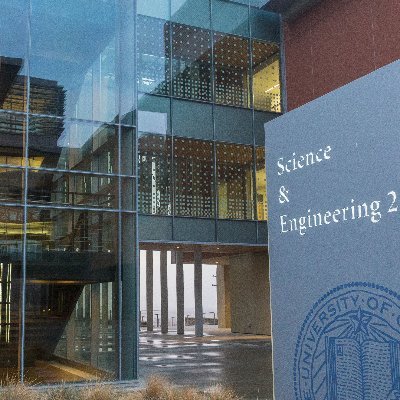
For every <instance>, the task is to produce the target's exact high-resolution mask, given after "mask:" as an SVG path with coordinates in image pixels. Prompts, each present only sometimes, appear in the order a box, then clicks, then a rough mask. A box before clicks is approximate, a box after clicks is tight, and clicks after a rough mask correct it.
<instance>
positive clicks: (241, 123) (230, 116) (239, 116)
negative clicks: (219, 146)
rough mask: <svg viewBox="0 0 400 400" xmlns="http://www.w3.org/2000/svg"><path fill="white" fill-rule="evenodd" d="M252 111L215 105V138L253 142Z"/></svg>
mask: <svg viewBox="0 0 400 400" xmlns="http://www.w3.org/2000/svg"><path fill="white" fill-rule="evenodd" d="M252 114H253V113H252V111H251V110H247V109H242V108H233V107H223V106H215V108H214V118H215V138H216V139H217V140H220V141H224V142H225V141H226V142H233V143H243V144H253V131H252V117H253V115H252Z"/></svg>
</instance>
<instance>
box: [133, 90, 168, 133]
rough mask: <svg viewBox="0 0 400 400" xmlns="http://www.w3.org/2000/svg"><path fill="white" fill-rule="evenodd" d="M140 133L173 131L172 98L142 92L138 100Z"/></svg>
mask: <svg viewBox="0 0 400 400" xmlns="http://www.w3.org/2000/svg"><path fill="white" fill-rule="evenodd" d="M138 104H139V107H138V131H139V135H142V134H143V133H146V134H148V133H150V134H156V135H168V134H170V133H171V121H170V117H171V99H170V98H168V97H162V96H153V95H148V94H140V95H139V101H138Z"/></svg>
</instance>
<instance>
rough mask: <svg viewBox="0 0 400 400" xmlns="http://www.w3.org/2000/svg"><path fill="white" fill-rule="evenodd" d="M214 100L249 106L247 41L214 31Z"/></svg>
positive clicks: (232, 104) (221, 102)
mask: <svg viewBox="0 0 400 400" xmlns="http://www.w3.org/2000/svg"><path fill="white" fill-rule="evenodd" d="M214 69H215V83H214V86H215V102H216V103H220V104H227V105H231V106H240V107H249V106H250V105H249V41H248V39H243V38H240V37H237V36H228V35H223V34H221V33H214Z"/></svg>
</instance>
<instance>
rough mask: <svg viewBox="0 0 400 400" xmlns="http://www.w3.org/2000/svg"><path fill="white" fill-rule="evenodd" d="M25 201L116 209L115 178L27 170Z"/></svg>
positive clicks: (116, 185) (116, 181)
mask: <svg viewBox="0 0 400 400" xmlns="http://www.w3.org/2000/svg"><path fill="white" fill-rule="evenodd" d="M28 202H30V203H36V204H48V205H50V204H57V205H71V206H88V207H100V208H111V209H116V208H118V178H116V177H110V176H98V175H81V174H69V173H63V172H45V171H40V170H30V171H29V175H28Z"/></svg>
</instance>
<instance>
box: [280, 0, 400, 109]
mask: <svg viewBox="0 0 400 400" xmlns="http://www.w3.org/2000/svg"><path fill="white" fill-rule="evenodd" d="M399 15H400V1H399V0H379V1H371V0H324V1H322V2H321V3H319V4H318V5H315V6H314V7H313V8H311V9H310V10H309V11H307V12H305V13H304V14H302V15H301V16H300V17H298V18H297V19H295V20H294V21H290V22H287V23H285V26H284V41H285V59H286V86H287V99H288V109H289V110H292V109H294V108H296V107H299V106H301V105H303V104H305V103H307V102H309V101H311V100H313V99H315V98H317V97H320V96H322V95H324V94H326V93H328V92H330V91H332V90H334V89H337V88H338V87H340V86H343V85H345V84H346V83H349V82H351V81H353V80H355V79H357V78H360V77H361V76H363V75H366V74H368V73H370V72H372V71H374V70H376V69H378V68H380V67H382V66H384V65H387V64H389V63H391V62H393V61H395V60H397V59H399V58H400V40H398V37H399V22H398V21H399Z"/></svg>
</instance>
